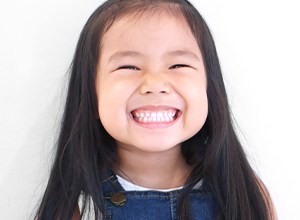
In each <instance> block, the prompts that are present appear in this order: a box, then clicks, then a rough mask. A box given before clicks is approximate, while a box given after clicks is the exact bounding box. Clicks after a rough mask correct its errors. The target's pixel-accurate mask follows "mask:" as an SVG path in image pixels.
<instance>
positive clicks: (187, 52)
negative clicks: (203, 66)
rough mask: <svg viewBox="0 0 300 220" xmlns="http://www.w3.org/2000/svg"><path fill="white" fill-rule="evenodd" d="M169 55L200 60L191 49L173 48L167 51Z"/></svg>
mask: <svg viewBox="0 0 300 220" xmlns="http://www.w3.org/2000/svg"><path fill="white" fill-rule="evenodd" d="M167 56H171V57H178V56H180V57H181V56H186V57H189V58H190V59H193V60H196V61H199V60H200V58H199V57H198V56H197V55H196V54H195V53H193V52H192V51H190V50H172V51H169V52H167Z"/></svg>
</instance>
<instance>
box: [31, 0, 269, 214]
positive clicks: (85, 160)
mask: <svg viewBox="0 0 300 220" xmlns="http://www.w3.org/2000/svg"><path fill="white" fill-rule="evenodd" d="M158 10H168V11H169V12H172V13H173V14H174V16H178V15H179V16H181V17H182V18H183V19H185V20H186V21H187V23H188V25H189V27H190V29H191V31H192V33H193V35H194V37H195V39H196V41H197V43H198V45H199V48H200V51H201V53H202V56H203V59H204V60H203V61H204V64H205V69H206V76H207V95H208V117H207V120H206V122H205V124H204V126H203V128H202V129H201V130H200V131H199V132H198V133H197V134H196V135H195V136H194V137H192V138H191V139H189V140H187V141H185V142H184V143H183V144H182V153H183V155H184V156H185V158H186V161H187V162H188V163H189V164H191V165H193V167H194V168H193V170H192V173H191V175H190V176H189V178H188V180H187V183H195V182H197V181H196V180H199V179H203V180H204V181H205V183H206V184H205V185H206V187H207V189H208V190H209V191H210V192H211V193H212V195H213V197H214V199H215V201H216V204H217V206H218V210H219V211H218V212H219V214H218V219H226V220H254V219H255V220H266V219H272V217H271V214H270V206H269V203H268V201H267V199H266V198H267V195H265V190H263V185H262V183H261V182H260V181H259V179H258V177H257V176H256V175H255V173H254V171H253V170H252V168H251V167H250V165H249V163H248V161H247V158H246V156H245V153H244V151H243V149H242V146H241V144H240V142H239V140H238V138H237V135H236V133H235V131H234V128H233V123H232V119H231V114H230V108H229V105H228V100H227V95H226V91H225V86H224V82H223V78H222V72H221V68H220V64H219V60H218V55H217V52H216V48H215V44H214V41H213V38H212V36H211V33H210V30H209V28H208V26H207V24H206V22H205V21H204V19H203V18H202V17H201V15H200V14H199V12H198V11H197V10H196V9H195V7H194V6H193V5H192V4H191V3H190V2H188V1H186V0H108V1H106V2H105V3H103V4H102V5H101V6H100V7H99V8H97V9H96V11H95V12H94V13H93V14H92V15H91V17H90V18H89V19H88V21H87V23H86V24H85V26H84V28H83V30H82V32H81V35H80V38H79V41H78V44H77V48H76V51H75V55H74V58H73V61H72V64H71V68H70V80H69V88H68V94H67V99H66V104H65V109H64V114H63V118H62V124H61V131H60V135H59V138H58V141H57V151H56V157H55V160H54V164H53V167H52V170H51V175H50V178H49V181H48V185H47V188H46V191H45V194H44V196H43V198H42V201H41V204H40V206H39V209H38V211H37V219H41V220H50V219H51V220H52V219H64V220H65V219H71V217H72V215H73V213H74V211H75V208H76V207H77V206H78V199H79V196H80V195H81V196H82V198H83V199H82V201H83V202H82V204H81V217H82V216H83V215H84V213H86V212H89V211H91V210H90V207H91V206H92V207H94V208H93V209H92V212H93V213H94V214H95V216H96V218H97V217H98V216H99V215H101V213H103V212H105V209H104V205H103V204H104V198H103V194H102V191H101V187H100V183H101V181H102V180H103V178H104V176H105V174H106V173H107V171H108V170H109V168H110V167H113V164H115V163H116V162H117V160H118V158H117V153H116V152H117V151H116V145H115V141H114V139H113V138H112V137H111V136H110V135H109V134H108V133H107V132H106V130H105V129H104V128H103V126H102V124H101V121H100V120H99V117H98V103H97V96H96V88H95V78H96V69H97V65H98V61H99V58H100V54H101V42H102V38H103V35H104V34H105V32H106V31H107V30H108V29H109V28H110V26H111V25H112V24H113V22H114V21H115V20H116V19H119V18H121V17H122V16H124V15H127V14H130V13H143V12H144V11H150V12H155V11H158ZM189 185H190V187H187V188H186V189H185V190H183V193H182V195H181V199H180V203H179V210H180V212H179V216H180V219H189V218H190V217H189V215H188V211H187V210H188V200H187V197H188V194H189V192H190V190H192V186H193V184H189Z"/></svg>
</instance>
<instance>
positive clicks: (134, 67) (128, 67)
mask: <svg viewBox="0 0 300 220" xmlns="http://www.w3.org/2000/svg"><path fill="white" fill-rule="evenodd" d="M120 69H128V70H140V69H139V68H137V67H136V66H131V65H124V66H120V67H118V68H117V70H120Z"/></svg>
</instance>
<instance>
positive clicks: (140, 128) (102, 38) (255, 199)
mask: <svg viewBox="0 0 300 220" xmlns="http://www.w3.org/2000/svg"><path fill="white" fill-rule="evenodd" d="M57 147H58V148H57V152H56V158H55V161H54V165H53V168H52V171H51V175H50V179H49V182H48V186H47V189H46V192H45V194H44V197H43V199H42V202H41V204H40V207H39V210H38V212H37V216H36V218H37V219H41V220H44V219H49V220H50V219H64V220H65V219H82V218H83V216H85V215H86V214H87V213H93V214H94V215H95V218H96V219H149V220H152V219H153V220H154V219H166V220H168V219H181V220H183V219H184V220H186V219H227V220H254V219H255V220H266V219H275V215H274V213H273V209H272V205H271V201H270V199H269V195H268V193H267V191H266V189H265V187H264V185H263V184H262V182H261V181H260V180H259V178H258V177H257V175H256V174H255V173H254V171H253V170H252V169H251V167H250V165H249V163H248V161H247V159H246V156H245V153H244V151H243V149H242V146H241V145H240V142H239V141H238V138H237V136H236V134H235V131H234V129H233V125H232V121H231V116H230V110H229V106H228V101H227V96H226V92H225V87H224V83H223V79H222V74H221V69H220V64H219V60H218V56H217V53H216V49H215V45H214V41H213V39H212V36H211V34H210V32H209V29H208V27H207V25H206V23H205V21H204V20H203V18H202V17H201V16H200V14H199V13H198V11H197V10H196V9H195V8H194V7H193V6H192V5H191V3H189V2H188V1H187V0H108V1H106V2H105V3H104V4H103V5H101V6H100V7H99V8H98V9H97V10H96V11H95V12H94V13H93V14H92V16H91V17H90V18H89V20H88V21H87V23H86V25H85V27H84V29H83V31H82V33H81V36H80V39H79V42H78V45H77V48H76V52H75V55H74V59H73V62H72V67H71V75H70V82H69V90H68V96H67V100H66V106H65V111H64V116H63V120H62V126H61V132H60V136H59V140H58V146H57ZM79 198H80V201H81V202H80V203H79ZM91 207H93V208H91Z"/></svg>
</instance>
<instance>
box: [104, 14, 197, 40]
mask: <svg viewBox="0 0 300 220" xmlns="http://www.w3.org/2000/svg"><path fill="white" fill-rule="evenodd" d="M174 24H175V25H176V28H177V29H180V31H181V32H182V33H185V34H186V35H187V37H188V36H191V35H193V34H192V33H191V29H190V27H189V25H188V23H187V21H186V19H185V18H184V16H183V15H180V14H178V13H177V14H175V13H170V12H168V11H158V12H155V13H153V12H148V11H145V12H143V13H130V14H126V15H123V16H121V17H119V18H117V19H116V20H115V21H114V22H113V23H112V25H111V26H110V28H109V29H108V30H107V31H106V32H105V33H104V35H103V36H102V43H104V42H105V41H106V40H109V39H108V38H114V37H120V36H122V35H125V34H128V33H129V32H130V31H136V32H143V33H145V34H147V35H149V36H153V37H155V35H156V34H159V31H162V30H163V29H170V28H172V27H173V26H174ZM173 37H176V36H173Z"/></svg>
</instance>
